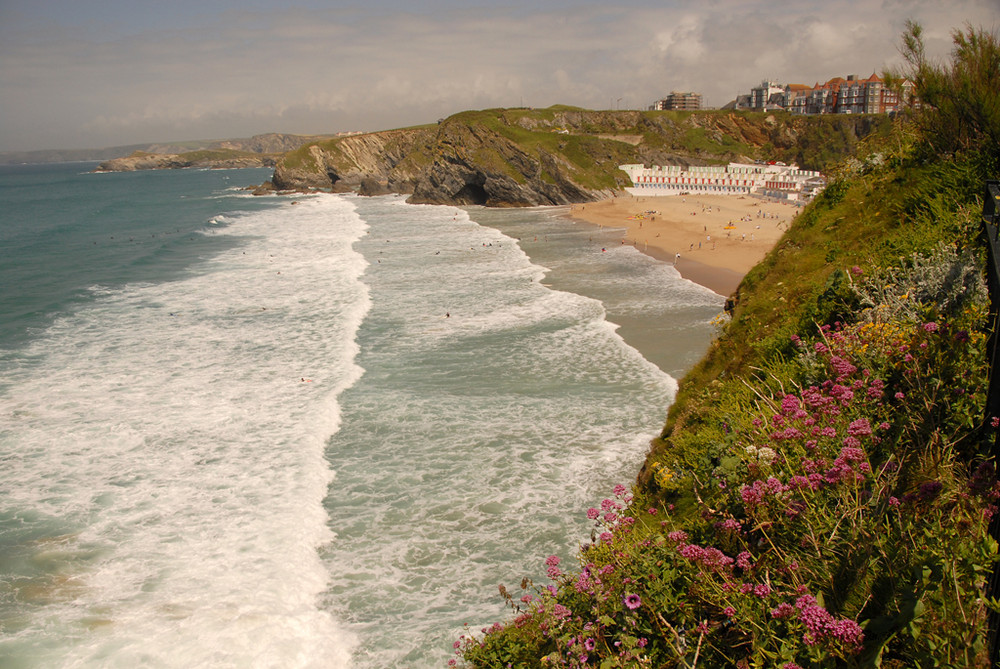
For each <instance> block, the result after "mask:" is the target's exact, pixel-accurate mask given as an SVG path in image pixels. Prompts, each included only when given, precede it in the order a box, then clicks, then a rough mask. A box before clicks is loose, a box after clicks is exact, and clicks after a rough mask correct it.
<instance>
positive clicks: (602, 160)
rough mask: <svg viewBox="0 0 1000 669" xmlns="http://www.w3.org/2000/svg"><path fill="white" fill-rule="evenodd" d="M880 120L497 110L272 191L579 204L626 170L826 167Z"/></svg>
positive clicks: (356, 142) (399, 138)
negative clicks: (627, 166)
mask: <svg viewBox="0 0 1000 669" xmlns="http://www.w3.org/2000/svg"><path fill="white" fill-rule="evenodd" d="M888 125H889V120H888V119H887V118H885V117H879V116H854V117H846V116H839V117H805V116H791V115H789V114H783V113H782V114H763V113H735V112H638V111H588V110H583V109H576V108H571V107H561V106H557V107H550V108H548V109H542V110H531V109H496V110H486V111H470V112H462V113H460V114H456V115H454V116H451V117H449V118H447V119H444V120H442V121H440V122H439V123H438V124H437V125H435V126H422V127H417V128H408V129H403V130H391V131H385V132H376V133H369V134H365V135H357V136H351V137H341V138H336V139H329V140H324V141H319V142H311V143H309V144H307V145H305V146H302V147H301V148H299V149H297V150H295V151H292V152H289V153H287V154H285V155H284V156H283V157H282V158H281V160H279V161H278V163H277V165H276V168H275V173H274V178H273V186H274V187H275V188H277V189H279V190H308V189H320V190H330V191H347V190H357V191H359V192H361V193H363V194H377V193H382V192H397V193H406V194H409V195H410V196H411V197H410V201H411V202H414V203H427V204H480V205H486V206H499V207H503V206H533V205H555V204H568V203H574V202H587V201H591V200H595V199H599V198H602V197H606V196H607V195H609V194H610V193H612V192H613V191H615V190H618V189H620V188H622V187H623V186H626V185H628V183H627V177H626V176H625V175H624V174H623V173H622V172H620V171H619V170H618V167H617V166H618V165H620V164H624V163H646V164H653V163H655V164H685V165H686V164H724V163H727V162H730V161H739V160H751V161H752V160H755V159H771V160H783V161H786V162H795V163H797V164H799V165H801V166H802V167H805V168H812V169H823V168H824V167H826V166H827V165H828V164H829V163H830V162H831V161H832V160H836V159H839V158H842V157H844V156H846V155H849V153H850V152H851V151H852V150H853V148H854V145H855V144H856V143H857V141H858V140H859V139H860V138H863V137H865V136H867V135H870V134H872V133H878V132H885V130H886V129H887V128H888Z"/></svg>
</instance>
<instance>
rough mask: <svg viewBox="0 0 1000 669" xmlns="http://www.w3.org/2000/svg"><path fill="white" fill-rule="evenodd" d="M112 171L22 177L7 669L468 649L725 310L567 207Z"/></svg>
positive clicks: (584, 532) (8, 390)
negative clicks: (264, 187) (255, 188)
mask: <svg viewBox="0 0 1000 669" xmlns="http://www.w3.org/2000/svg"><path fill="white" fill-rule="evenodd" d="M93 167H94V165H93V164H61V165H45V166H13V167H0V468H2V471H3V476H2V477H0V666H3V667H5V668H21V667H46V668H48V667H129V668H131V667H241V668H242V667H276V668H277V667H281V668H286V667H324V668H329V667H334V668H337V667H359V668H376V667H379V668H381V667H418V668H422V667H439V666H445V665H446V664H447V662H448V660H449V659H450V658H451V657H452V656H453V655H452V652H453V651H452V647H451V646H452V642H453V641H454V640H455V639H456V638H457V637H458V635H459V634H461V633H462V632H463V631H464V630H465V627H464V626H465V625H466V624H468V625H469V627H470V628H471V629H473V630H475V631H478V630H479V629H480V628H481V627H483V626H486V625H488V624H490V623H492V622H493V621H494V620H499V619H501V618H503V617H504V616H505V612H504V609H503V602H502V600H501V599H500V597H499V596H498V594H497V585H498V584H500V583H505V584H507V585H508V586H516V585H517V584H519V583H520V581H521V579H522V577H524V576H527V577H530V578H533V579H535V580H536V581H537V582H540V583H544V582H545V577H544V572H545V564H544V560H545V558H546V556H548V555H550V554H557V555H560V556H561V557H563V558H564V559H569V560H571V559H572V557H573V554H574V550H575V548H576V547H577V546H578V545H579V544H580V543H583V542H586V541H588V540H589V531H590V528H589V524H588V521H587V520H586V517H585V516H584V510H585V509H586V508H587V507H588V506H591V505H594V503H595V501H597V502H599V500H600V499H601V498H603V497H604V496H606V495H607V494H608V492H609V491H610V490H611V488H612V487H613V486H614V485H615V484H617V483H625V484H628V483H630V482H631V481H632V480H633V478H634V476H635V473H636V472H637V470H638V467H639V465H640V464H641V462H642V459H643V457H644V455H645V452H646V449H647V444H648V442H649V440H650V438H652V437H653V436H654V435H655V434H656V433H657V432H658V431H659V430H660V428H661V427H662V424H663V422H664V420H665V417H666V410H667V407H668V406H669V404H670V402H671V401H672V398H673V396H674V393H675V390H676V381H675V379H676V378H678V377H679V376H680V375H681V374H683V372H684V371H685V370H686V369H688V368H689V367H690V366H691V365H692V364H694V362H695V361H696V360H697V359H698V358H699V357H700V356H701V355H702V353H703V352H704V350H705V348H706V346H707V344H708V342H709V340H710V338H711V336H712V331H713V326H712V324H711V321H712V319H713V318H714V317H715V316H716V315H717V314H718V313H719V312H720V310H721V307H722V302H723V299H722V298H721V297H720V296H718V295H716V294H714V293H712V292H710V291H708V290H706V289H704V288H702V287H700V286H697V285H695V284H692V283H690V282H689V281H686V280H683V279H681V278H680V277H679V275H678V274H677V273H676V272H675V271H674V269H673V268H672V267H670V266H669V265H666V264H663V263H660V262H657V261H655V260H653V259H651V258H649V257H647V256H644V255H642V254H641V253H639V252H637V251H636V250H635V249H634V248H632V247H625V246H621V245H620V244H618V240H619V239H620V231H614V230H604V231H602V230H598V229H595V228H592V227H590V226H585V225H580V224H576V223H573V222H570V221H568V220H565V219H564V218H562V217H561V214H563V213H564V210H562V209H559V208H541V209H531V210H486V209H482V208H456V207H444V206H414V205H408V204H406V203H405V201H404V199H403V198H400V197H396V196H386V197H378V198H362V197H357V196H351V195H328V194H322V195H311V196H303V195H297V196H274V197H263V198H261V197H257V198H255V197H253V196H251V195H249V194H248V193H247V192H246V191H244V190H241V188H242V187H244V186H247V185H251V184H257V183H260V182H262V181H264V180H265V179H266V178H267V177H268V176H269V174H268V171H267V170H220V171H197V170H184V171H163V172H139V173H118V174H94V173H91V171H90V170H92V169H93ZM616 244H618V245H617V246H616Z"/></svg>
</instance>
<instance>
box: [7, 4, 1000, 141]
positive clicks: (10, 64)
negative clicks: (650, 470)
mask: <svg viewBox="0 0 1000 669" xmlns="http://www.w3.org/2000/svg"><path fill="white" fill-rule="evenodd" d="M908 19H909V20H915V21H918V22H919V23H920V24H921V25H922V26H923V27H924V34H925V44H926V47H927V52H928V54H929V55H930V56H931V57H932V58H934V59H936V60H938V61H941V62H945V61H946V60H947V58H948V55H949V53H950V51H951V46H952V43H951V33H952V32H953V31H954V30H956V29H962V28H963V26H964V25H965V24H971V25H972V26H974V27H977V28H978V27H982V28H985V29H987V30H991V31H998V30H1000V0H658V1H657V0H620V1H618V2H608V1H607V0H605V1H604V2H597V1H594V0H509V1H506V2H487V1H485V0H369V1H367V2H363V3H362V2H353V1H351V2H342V1H334V0H327V1H323V0H283V1H282V2H275V1H274V0H269V1H267V2H265V1H264V0H241V1H238V0H155V1H150V0H0V151H26V150H37V149H77V148H101V147H107V146H117V145H124V144H134V143H146V142H149V143H153V142H169V141H181V140H190V139H224V138H236V137H249V136H251V135H254V134H259V133H266V132H287V133H295V134H332V133H336V132H344V131H371V130H385V129H390V128H398V127H405V126H410V125H419V124H423V123H433V122H434V121H436V120H438V119H440V118H443V117H446V116H448V115H451V114H454V113H456V112H459V111H463V110H467V109H486V108H492V107H518V106H528V107H548V106H550V105H553V104H567V105H575V106H579V107H586V108H590V109H646V108H648V107H649V105H651V104H652V103H653V102H654V101H655V100H658V99H660V98H663V97H665V96H666V95H667V94H668V93H670V92H671V91H675V90H676V91H694V92H698V93H701V94H702V96H703V101H704V104H705V105H706V106H712V107H721V106H722V105H724V104H726V103H727V102H729V101H731V100H733V99H734V98H735V97H736V96H737V95H739V94H746V93H749V92H750V88H751V87H753V86H755V85H757V84H759V83H760V82H761V81H762V80H764V79H770V80H774V81H777V82H780V83H801V84H807V85H812V84H814V83H816V82H824V81H826V80H828V79H830V78H833V77H836V76H847V75H849V74H857V75H859V76H862V77H867V76H868V75H870V74H872V73H873V72H875V73H880V72H882V71H883V70H884V69H886V68H890V67H896V66H901V65H902V58H901V56H900V55H899V50H898V47H899V41H900V40H899V37H900V35H901V33H902V32H903V30H904V29H905V22H906V21H907V20H908Z"/></svg>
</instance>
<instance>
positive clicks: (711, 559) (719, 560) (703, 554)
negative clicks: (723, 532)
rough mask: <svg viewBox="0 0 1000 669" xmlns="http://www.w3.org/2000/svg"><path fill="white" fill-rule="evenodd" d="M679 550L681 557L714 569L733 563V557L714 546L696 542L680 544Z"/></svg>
mask: <svg viewBox="0 0 1000 669" xmlns="http://www.w3.org/2000/svg"><path fill="white" fill-rule="evenodd" d="M677 552H678V553H680V554H681V557H684V558H687V559H688V560H691V561H692V562H696V563H698V564H699V565H701V566H702V567H704V568H706V569H709V570H712V571H716V570H719V569H723V568H725V567H728V566H730V565H731V564H733V558H731V557H729V556H728V555H726V554H725V553H723V552H722V551H720V550H719V549H718V548H714V547H709V548H703V547H701V546H698V545H696V544H679V545H678V546H677Z"/></svg>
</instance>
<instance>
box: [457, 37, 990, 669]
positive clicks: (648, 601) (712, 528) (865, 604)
mask: <svg viewBox="0 0 1000 669" xmlns="http://www.w3.org/2000/svg"><path fill="white" fill-rule="evenodd" d="M909 36H910V38H912V40H911V41H909V42H907V43H908V44H909V45H910V46H911V47H912V50H911V51H910V52H909V55H910V56H912V58H911V60H910V63H911V65H912V66H913V71H912V72H910V73H908V74H909V76H910V77H911V78H912V79H913V80H914V81H916V83H917V90H918V91H919V92H920V95H921V97H922V99H923V102H924V106H923V109H922V110H921V111H920V112H919V113H916V114H914V115H913V116H912V117H909V118H907V119H900V120H899V121H898V122H897V123H896V124H895V125H894V126H893V128H892V130H891V131H890V132H888V133H886V134H879V135H873V136H871V137H870V138H869V139H868V140H866V141H865V142H863V143H862V144H860V145H858V146H857V147H855V148H856V152H855V155H854V156H853V157H852V158H850V159H848V160H846V161H844V162H842V163H841V164H840V165H839V167H838V169H837V170H836V174H835V179H834V181H833V182H832V183H831V185H830V186H829V187H828V188H827V190H826V191H825V192H824V194H823V195H822V196H821V197H820V198H818V199H817V200H816V201H815V202H814V203H812V204H811V205H810V206H809V207H808V208H806V209H805V210H804V211H803V213H802V214H801V215H800V216H799V217H798V218H797V219H796V222H795V224H794V225H793V227H792V229H791V230H789V232H788V234H787V235H786V236H785V237H784V238H783V240H782V241H781V243H780V244H779V245H778V246H777V247H776V248H775V249H774V250H773V251H772V252H771V253H770V254H769V255H768V257H767V258H766V259H765V260H764V261H763V262H762V263H761V264H760V265H759V266H758V267H756V268H755V269H754V270H753V271H752V272H750V273H749V274H748V275H747V276H746V278H745V279H744V281H743V283H742V285H741V286H740V288H739V291H738V294H737V296H736V299H735V301H734V303H733V304H731V305H730V313H731V320H730V321H729V322H728V324H726V325H725V326H724V327H723V328H722V329H721V331H720V332H719V335H718V337H717V339H716V341H715V342H713V344H712V346H711V349H710V351H709V352H708V354H707V355H706V357H705V358H704V360H702V362H701V363H700V364H699V365H698V366H697V367H696V368H695V369H694V370H693V371H692V372H691V373H690V374H688V375H687V377H685V379H684V380H683V382H682V384H681V389H680V393H679V396H678V398H677V401H676V403H675V405H674V406H673V407H672V409H671V412H670V416H669V418H668V421H667V424H666V426H665V428H664V430H663V433H662V435H661V436H660V438H659V439H657V440H656V442H655V443H654V445H653V448H652V451H651V453H650V454H649V457H648V458H647V462H646V465H645V467H644V469H643V471H642V473H641V475H640V477H639V480H638V483H637V485H636V486H634V487H633V488H632V489H631V490H629V489H626V488H625V487H624V486H619V487H618V488H616V489H615V490H614V491H612V492H611V493H610V494H609V495H608V498H607V499H605V500H604V501H603V502H602V503H601V505H600V508H593V509H589V510H587V511H586V512H585V513H586V514H587V517H588V518H590V519H591V520H593V521H594V543H593V544H591V545H589V546H587V547H585V548H583V549H582V550H581V552H580V554H579V555H578V556H576V557H577V560H576V563H577V564H574V565H573V566H572V567H570V568H567V567H566V566H565V563H564V562H563V561H562V560H561V559H560V557H558V556H550V557H549V558H548V559H547V560H546V565H547V567H548V574H549V577H550V578H551V581H552V582H551V584H549V585H546V586H541V585H537V586H536V585H535V584H532V583H530V582H527V581H525V582H522V592H511V591H507V590H506V589H504V588H501V593H502V594H504V596H505V597H506V598H507V601H508V602H509V604H510V606H511V609H512V613H511V619H510V620H508V621H506V622H503V623H497V624H496V625H494V626H493V627H492V628H488V629H485V630H483V632H482V634H480V635H469V636H463V637H462V638H461V639H460V640H459V642H458V643H457V644H456V646H457V651H456V652H457V653H458V655H459V657H460V660H456V662H459V661H460V662H464V663H465V664H466V665H467V666H475V667H507V666H516V667H543V666H571V667H582V666H594V667H597V666H599V667H702V668H704V667H744V668H750V667H783V668H784V669H799V668H802V667H893V668H900V669H901V668H903V667H956V668H957V667H986V666H989V664H990V662H989V659H988V648H987V645H988V643H987V642H988V639H987V636H986V633H985V632H986V617H987V613H988V611H990V610H991V609H993V610H996V603H995V602H990V601H988V600H987V598H986V597H985V583H986V581H987V579H988V577H989V574H990V571H991V570H992V568H993V564H994V562H995V559H996V556H997V544H996V542H995V541H994V540H993V539H992V538H991V537H990V536H989V532H988V524H989V522H990V518H991V517H992V516H993V514H994V513H995V511H996V503H997V500H998V499H1000V484H998V482H997V468H996V463H995V462H994V461H993V460H992V458H991V457H990V454H989V446H990V444H992V443H993V441H994V439H995V436H996V431H997V429H1000V417H994V416H985V415H984V407H985V390H986V378H987V364H986V345H987V339H988V336H989V334H990V330H991V326H990V325H989V319H988V317H987V316H988V314H987V311H988V301H987V296H986V290H985V287H984V281H983V275H984V270H983V267H984V249H983V247H982V245H981V242H980V236H979V229H980V226H979V218H980V212H981V208H982V192H983V181H984V180H985V179H987V178H996V176H997V173H998V171H1000V146H998V144H997V143H996V142H994V141H990V138H991V137H996V136H997V132H998V131H1000V104H998V103H1000V45H998V42H997V38H996V36H995V35H990V34H987V33H983V32H981V31H973V30H972V29H971V28H970V29H968V30H967V31H966V32H965V33H958V34H956V36H955V40H956V51H955V55H954V58H953V62H952V63H951V64H950V65H947V66H943V67H940V68H936V67H935V66H933V65H930V64H928V63H927V62H926V61H924V59H923V57H922V49H920V48H918V47H919V46H920V42H919V37H920V35H919V29H918V28H917V27H913V26H911V32H910V33H909ZM970 118H973V119H977V118H978V119H983V121H982V122H981V123H970V121H969V119H970ZM977 133H978V134H977ZM947 138H951V139H950V141H945V140H946V139H947ZM581 512H583V511H582V510H581Z"/></svg>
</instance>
